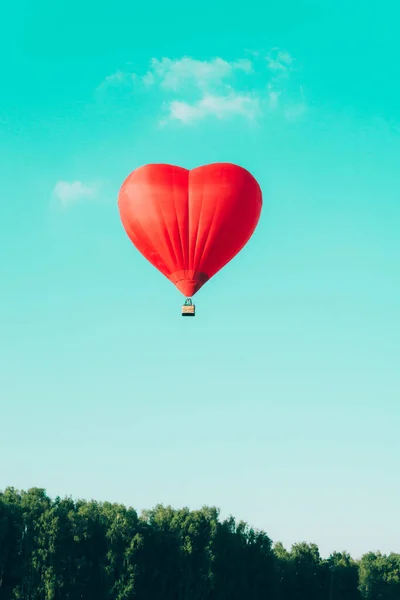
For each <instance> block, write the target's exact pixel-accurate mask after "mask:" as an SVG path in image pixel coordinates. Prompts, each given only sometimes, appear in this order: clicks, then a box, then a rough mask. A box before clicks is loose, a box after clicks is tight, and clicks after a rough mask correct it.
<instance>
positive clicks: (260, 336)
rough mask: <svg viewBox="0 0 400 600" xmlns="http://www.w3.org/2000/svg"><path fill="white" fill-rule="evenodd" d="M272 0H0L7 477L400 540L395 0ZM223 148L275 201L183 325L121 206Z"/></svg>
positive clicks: (143, 504)
mask: <svg viewBox="0 0 400 600" xmlns="http://www.w3.org/2000/svg"><path fill="white" fill-rule="evenodd" d="M262 6H263V3H261V2H256V1H255V0H248V1H247V2H245V3H240V4H237V5H235V4H232V3H227V2H220V3H217V2H215V1H213V2H211V1H210V0H206V1H205V2H202V3H200V4H199V3H194V4H193V3H187V2H181V1H179V2H174V3H173V4H167V3H165V2H159V1H158V0H155V1H154V2H152V3H143V4H142V5H141V6H139V5H138V4H137V3H132V2H127V1H126V2H122V1H121V0H115V1H114V2H112V3H111V4H109V3H108V4H106V3H104V4H101V3H100V4H99V3H97V2H96V3H94V2H92V1H91V0H90V1H88V2H86V3H84V4H82V3H81V2H77V0H68V2H66V1H65V0H64V1H61V2H56V3H54V2H50V0H47V1H43V0H37V1H36V2H29V1H27V0H25V1H23V2H19V3H18V4H14V5H13V6H11V3H10V4H9V6H5V7H3V8H2V18H1V22H0V50H1V93H0V165H1V166H0V194H1V196H0V197H1V202H0V256H1V259H0V308H1V312H0V402H1V405H0V406H1V412H0V428H1V432H0V433H1V437H0V457H1V458H0V488H4V487H6V486H7V485H14V486H16V487H18V488H23V489H27V488H28V487H31V486H41V487H45V488H46V489H47V491H48V493H49V494H50V495H51V496H55V495H57V494H59V495H64V494H68V495H69V494H71V495H72V496H74V497H84V498H96V499H100V500H105V499H107V500H111V501H119V502H124V503H127V504H130V505H132V506H134V507H135V508H137V509H139V510H140V509H141V508H149V507H151V506H154V505H155V504H156V503H158V502H162V503H164V504H169V503H171V504H172V505H174V506H176V507H178V506H183V505H187V506H189V507H191V508H197V507H200V506H202V505H203V504H210V505H216V506H218V507H220V508H221V511H222V515H223V516H225V515H228V514H233V515H235V516H236V517H237V518H242V519H245V520H246V521H248V522H249V523H250V524H251V525H253V526H255V527H260V528H263V529H264V530H265V531H267V533H268V534H269V535H270V536H271V537H272V539H273V540H275V541H277V540H281V541H282V542H283V543H284V544H285V545H287V546H290V545H291V544H292V543H293V542H295V541H301V540H306V541H313V542H316V543H318V545H319V547H320V550H321V553H322V554H323V555H326V554H328V553H329V552H331V551H333V550H334V549H336V550H342V549H347V550H348V551H350V552H351V553H352V554H353V555H354V556H359V555H360V554H361V553H363V552H366V551H368V550H376V549H380V550H381V551H382V552H390V551H392V550H393V551H399V545H398V544H399V538H400V523H399V520H398V506H399V500H400V479H399V477H398V473H399V471H400V435H399V422H400V402H399V400H400V373H399V363H400V360H399V359H400V317H399V305H400V283H399V282H400V279H399V277H400V235H399V232H400V84H399V77H398V64H399V58H400V51H399V45H398V22H399V19H400V7H399V6H398V3H396V2H394V0H393V1H392V2H386V3H382V2H381V3H378V2H371V3H367V4H365V3H362V2H359V1H357V2H353V3H348V2H344V1H343V2H331V1H328V0H320V1H315V2H311V1H310V2H302V1H293V0H288V1H287V2H285V3H283V4H282V5H279V3H275V6H269V5H267V4H264V8H261V7H262ZM214 161H228V162H234V163H238V164H240V165H242V166H244V167H246V168H247V169H249V170H250V171H251V172H252V173H253V175H254V176H255V177H256V178H257V179H258V181H259V183H260V185H261V187H262V190H263V193H264V208H263V213H262V217H261V220H260V223H259V226H258V228H257V230H256V233H255V234H254V236H253V238H252V240H251V241H250V243H249V244H248V246H247V247H246V248H245V249H244V251H243V252H242V253H241V254H240V255H239V256H238V257H237V258H236V259H235V260H234V261H233V262H232V263H231V264H229V265H228V266H227V267H226V268H225V269H224V270H223V271H222V272H220V273H219V274H218V275H216V276H215V278H214V279H213V280H211V281H210V282H209V283H208V284H207V285H206V286H205V287H204V288H203V289H202V290H201V291H200V292H199V293H198V295H197V296H196V306H197V316H196V318H195V319H193V320H190V319H189V320H185V319H182V317H181V316H180V305H181V295H180V294H179V292H178V291H177V290H176V289H175V288H174V287H173V286H172V285H171V283H170V282H169V281H168V280H166V279H165V278H164V277H163V276H162V275H161V274H159V273H158V272H157V271H156V270H155V269H154V268H153V267H151V266H150V265H149V264H148V263H147V262H146V261H145V260H144V259H143V258H142V257H141V256H140V255H139V254H138V253H137V252H136V251H135V250H134V248H133V247H132V246H131V244H130V242H129V240H128V238H127V237H126V235H125V233H124V231H123V229H122V226H121V224H120V221H119V215H118V210H117V195H118V190H119V187H120V185H121V184H122V182H123V180H124V179H125V177H126V176H127V175H128V174H129V172H131V171H132V170H133V169H134V168H136V167H138V166H139V165H142V164H145V163H148V162H167V163H173V164H178V165H181V166H184V167H187V168H193V167H196V166H199V165H201V164H206V163H210V162H214Z"/></svg>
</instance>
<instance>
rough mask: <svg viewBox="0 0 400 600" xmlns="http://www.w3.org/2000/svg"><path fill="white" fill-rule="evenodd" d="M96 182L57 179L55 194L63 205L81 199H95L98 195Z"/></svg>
mask: <svg viewBox="0 0 400 600" xmlns="http://www.w3.org/2000/svg"><path fill="white" fill-rule="evenodd" d="M97 193H98V186H97V185H96V184H85V183H82V181H71V182H68V181H57V183H56V184H55V186H54V189H53V196H54V198H56V200H58V201H59V202H60V203H61V204H62V205H63V206H67V205H68V204H71V203H73V202H77V201H79V200H86V199H93V198H95V197H96V196H97Z"/></svg>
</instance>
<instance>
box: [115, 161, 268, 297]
mask: <svg viewBox="0 0 400 600" xmlns="http://www.w3.org/2000/svg"><path fill="white" fill-rule="evenodd" d="M118 207H119V212H120V217H121V221H122V224H123V227H124V229H125V231H126V233H127V235H128V236H129V238H130V240H131V242H132V243H133V244H134V246H135V247H136V248H137V249H138V250H139V252H141V253H142V254H143V256H144V257H145V258H146V259H147V260H148V261H149V262H150V263H151V264H152V265H154V266H155V267H156V268H157V269H158V270H159V271H161V273H163V274H164V275H165V276H166V277H167V278H168V279H169V280H170V281H171V282H172V283H173V284H174V285H176V287H177V288H178V289H179V290H180V291H181V292H182V294H184V295H185V296H187V297H190V296H193V295H194V294H195V293H196V292H197V291H198V290H199V289H200V288H201V287H202V286H203V285H204V284H205V283H206V281H208V280H209V279H210V278H211V277H212V276H213V275H215V274H216V273H217V272H218V271H219V270H220V269H222V267H223V266H225V265H226V264H227V263H228V262H229V261H230V260H231V259H232V258H233V257H234V256H235V255H236V254H237V253H238V252H239V251H240V250H241V249H242V248H243V246H245V244H246V243H247V242H248V240H249V239H250V237H251V236H252V234H253V232H254V229H255V228H256V225H257V223H258V220H259V218H260V214H261V207H262V193H261V189H260V186H259V185H258V183H257V181H256V180H255V179H254V177H253V176H252V175H251V174H250V173H249V172H248V171H247V170H246V169H243V168H242V167H239V166H237V165H233V164H230V163H214V164H210V165H205V166H202V167H198V168H196V169H192V170H187V169H184V168H182V167H177V166H173V165H166V164H150V165H145V166H143V167H140V168H138V169H136V170H135V171H133V172H132V173H131V174H130V175H129V176H128V177H127V178H126V180H125V181H124V183H123V184H122V186H121V189H120V192H119V196H118Z"/></svg>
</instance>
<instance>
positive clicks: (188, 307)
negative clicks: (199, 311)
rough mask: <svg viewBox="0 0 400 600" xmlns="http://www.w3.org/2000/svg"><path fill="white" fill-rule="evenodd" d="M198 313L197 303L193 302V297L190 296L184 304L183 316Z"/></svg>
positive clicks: (192, 315)
mask: <svg viewBox="0 0 400 600" xmlns="http://www.w3.org/2000/svg"><path fill="white" fill-rule="evenodd" d="M195 314H196V308H195V305H194V304H193V303H192V301H191V299H190V298H188V299H187V300H186V301H185V304H184V305H183V306H182V317H194V316H195Z"/></svg>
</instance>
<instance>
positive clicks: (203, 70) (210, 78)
mask: <svg viewBox="0 0 400 600" xmlns="http://www.w3.org/2000/svg"><path fill="white" fill-rule="evenodd" d="M151 67H152V68H151V70H150V71H149V72H148V73H147V75H146V76H145V77H146V78H148V80H149V78H151V82H152V83H155V82H156V80H157V79H158V80H159V82H160V85H161V86H162V87H163V88H166V89H171V90H174V91H178V90H180V89H182V88H185V87H188V86H190V85H192V86H194V87H196V88H198V89H200V90H210V89H211V88H213V87H215V86H218V85H221V84H222V83H223V82H224V81H225V80H226V79H228V78H229V77H231V76H232V75H233V74H234V72H235V71H243V72H245V73H250V72H251V71H252V64H251V61H250V60H247V59H240V60H237V61H233V62H228V61H226V60H223V59H222V58H214V59H213V60H210V61H207V60H195V59H193V58H189V57H184V58H181V59H178V60H172V59H170V58H162V59H161V60H158V59H156V58H153V59H152V61H151Z"/></svg>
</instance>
